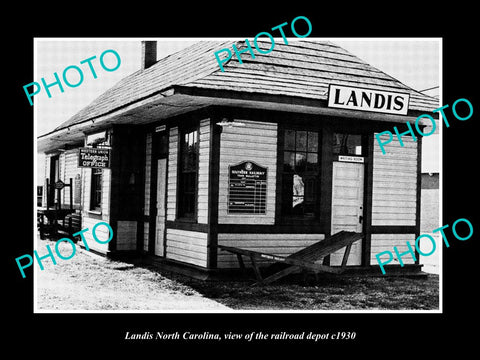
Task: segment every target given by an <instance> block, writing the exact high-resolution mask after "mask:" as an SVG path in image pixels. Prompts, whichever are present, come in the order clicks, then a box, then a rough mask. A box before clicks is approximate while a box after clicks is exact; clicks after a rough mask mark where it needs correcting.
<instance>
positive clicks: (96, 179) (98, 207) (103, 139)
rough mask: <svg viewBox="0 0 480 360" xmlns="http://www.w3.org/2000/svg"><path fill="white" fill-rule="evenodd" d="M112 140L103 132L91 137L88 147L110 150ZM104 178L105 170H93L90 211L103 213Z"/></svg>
mask: <svg viewBox="0 0 480 360" xmlns="http://www.w3.org/2000/svg"><path fill="white" fill-rule="evenodd" d="M110 139H111V134H109V133H108V132H103V133H98V134H92V135H89V136H88V138H87V141H86V142H87V145H91V147H92V148H101V149H110ZM89 141H90V142H89ZM102 176H103V169H101V168H92V183H91V189H90V210H94V211H102Z"/></svg>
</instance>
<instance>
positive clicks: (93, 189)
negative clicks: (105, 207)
mask: <svg viewBox="0 0 480 360" xmlns="http://www.w3.org/2000/svg"><path fill="white" fill-rule="evenodd" d="M96 171H97V172H96ZM97 177H99V178H100V180H99V181H98V182H97ZM102 185H103V169H101V168H92V173H91V183H90V210H91V211H102V197H103V193H102V192H103V191H102V190H103V189H102ZM97 186H98V188H97ZM97 194H100V195H99V198H100V199H99V201H98V203H97V201H96V199H97Z"/></svg>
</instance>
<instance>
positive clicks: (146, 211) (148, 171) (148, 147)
mask: <svg viewBox="0 0 480 360" xmlns="http://www.w3.org/2000/svg"><path fill="white" fill-rule="evenodd" d="M144 176H145V194H144V196H145V197H144V206H143V215H145V216H149V215H150V187H151V181H152V179H151V178H152V134H151V133H148V134H146V135H145V174H144ZM149 231H150V223H149V222H148V221H144V222H143V250H144V251H148V241H149Z"/></svg>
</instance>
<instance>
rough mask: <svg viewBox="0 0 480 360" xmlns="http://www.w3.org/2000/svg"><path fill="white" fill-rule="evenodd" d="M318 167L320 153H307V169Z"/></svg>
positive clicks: (313, 169) (311, 169)
mask: <svg viewBox="0 0 480 360" xmlns="http://www.w3.org/2000/svg"><path fill="white" fill-rule="evenodd" d="M317 168H318V155H317V154H313V153H308V154H307V170H310V171H316V170H317Z"/></svg>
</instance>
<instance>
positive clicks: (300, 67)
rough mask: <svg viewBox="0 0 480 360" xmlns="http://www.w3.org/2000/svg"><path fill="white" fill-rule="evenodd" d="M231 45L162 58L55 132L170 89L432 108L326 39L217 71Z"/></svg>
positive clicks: (431, 102)
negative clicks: (366, 96) (366, 95)
mask: <svg viewBox="0 0 480 360" xmlns="http://www.w3.org/2000/svg"><path fill="white" fill-rule="evenodd" d="M232 43H233V41H199V42H198V43H196V44H194V45H192V46H190V47H187V48H185V49H183V50H181V51H179V52H177V53H175V54H172V55H170V56H167V57H165V58H164V59H161V60H159V61H158V62H157V63H155V64H154V65H153V66H151V67H150V68H148V69H145V70H139V71H137V72H135V73H133V74H131V75H129V76H127V77H126V78H124V79H123V80H121V81H120V82H119V83H117V84H116V85H115V86H113V87H112V88H111V89H109V90H107V91H106V92H105V93H103V94H102V95H100V96H99V97H98V98H97V99H95V100H94V101H93V102H92V103H91V104H90V105H88V106H87V107H85V108H84V109H82V110H81V111H80V112H78V113H77V114H75V115H74V116H73V117H72V118H70V119H69V120H67V121H66V122H64V123H63V124H61V125H60V126H59V127H57V128H56V129H55V131H57V130H60V129H63V128H66V127H68V126H70V125H73V124H77V123H81V122H84V121H87V120H89V119H92V118H95V117H98V116H101V115H104V114H108V113H109V112H112V111H114V110H116V109H118V108H120V107H122V106H125V105H128V104H132V103H134V102H136V101H139V100H142V99H145V98H148V97H149V96H151V95H153V94H156V93H158V92H161V91H164V90H166V89H169V88H171V87H172V86H175V85H181V86H184V87H192V88H206V89H214V90H225V91H230V90H234V91H241V92H249V93H252V92H254V93H264V94H269V95H286V96H295V97H303V98H308V99H317V100H318V99H319V100H327V96H328V86H329V84H330V83H334V84H339V85H351V86H357V87H364V88H370V89H376V90H391V91H401V92H408V93H410V104H409V109H410V110H418V111H431V110H433V109H435V108H436V107H438V100H437V99H435V98H432V97H430V96H426V95H424V94H422V93H420V92H418V91H416V90H414V89H412V88H410V87H408V86H406V85H404V84H402V83H401V82H400V81H398V80H396V79H394V78H393V77H391V76H390V75H388V74H385V73H384V72H382V71H380V70H378V69H376V68H374V67H373V66H371V65H369V64H367V63H366V62H364V61H363V60H361V59H359V58H358V57H356V56H355V55H353V54H351V53H349V52H348V51H347V50H345V49H343V48H341V47H339V46H337V45H335V44H334V43H331V42H328V41H315V40H295V39H292V40H290V41H289V44H288V45H285V44H283V43H281V42H280V41H277V42H276V43H275V47H274V49H273V51H271V52H270V53H269V54H258V53H256V57H255V59H253V58H251V56H250V54H248V53H244V54H242V55H241V57H242V61H243V64H240V63H239V61H238V60H237V58H236V56H235V55H233V56H232V58H231V59H230V60H229V61H228V62H227V63H225V64H224V65H223V66H224V68H225V72H222V71H221V70H220V67H219V66H218V63H217V61H216V59H215V56H214V53H215V52H216V51H218V50H220V49H222V48H229V49H230V50H231V49H232ZM235 43H236V45H237V47H238V49H240V50H241V49H244V48H245V46H246V45H245V42H244V41H237V42H235ZM258 45H260V47H261V48H262V49H265V50H267V49H269V48H270V46H271V44H270V42H261V41H259V42H258ZM252 46H253V43H252ZM232 52H233V51H232ZM225 54H226V52H222V53H220V55H221V56H225Z"/></svg>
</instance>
